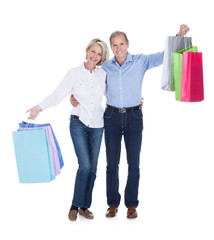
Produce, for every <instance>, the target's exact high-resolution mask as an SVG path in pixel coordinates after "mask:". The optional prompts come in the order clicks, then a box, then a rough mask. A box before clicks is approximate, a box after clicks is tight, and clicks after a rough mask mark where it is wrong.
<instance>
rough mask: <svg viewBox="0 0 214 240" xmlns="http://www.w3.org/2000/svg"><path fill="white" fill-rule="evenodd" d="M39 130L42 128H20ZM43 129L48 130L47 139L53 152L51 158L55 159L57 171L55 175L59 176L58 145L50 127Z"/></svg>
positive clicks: (55, 169)
mask: <svg viewBox="0 0 214 240" xmlns="http://www.w3.org/2000/svg"><path fill="white" fill-rule="evenodd" d="M39 128H41V127H37V128H28V127H21V128H19V130H29V129H39ZM42 128H43V129H45V130H46V134H47V139H48V143H49V146H50V151H51V156H52V159H53V165H54V171H55V175H56V176H57V175H59V174H60V165H59V157H58V153H57V149H56V144H55V142H54V138H53V134H52V131H51V128H50V126H47V127H42Z"/></svg>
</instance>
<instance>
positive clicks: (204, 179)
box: [0, 0, 214, 240]
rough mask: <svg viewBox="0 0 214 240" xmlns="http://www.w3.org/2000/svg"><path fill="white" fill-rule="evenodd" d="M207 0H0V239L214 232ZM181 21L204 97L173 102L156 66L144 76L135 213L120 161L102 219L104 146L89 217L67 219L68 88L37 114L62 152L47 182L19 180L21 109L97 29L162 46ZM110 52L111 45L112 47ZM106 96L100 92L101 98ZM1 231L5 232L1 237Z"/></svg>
mask: <svg viewBox="0 0 214 240" xmlns="http://www.w3.org/2000/svg"><path fill="white" fill-rule="evenodd" d="M211 9H212V7H211V4H210V1H209V0H204V1H201V2H200V3H197V2H195V1H183V0H180V1H172V0H171V1H169V0H162V1H159V0H154V1H137V0H132V1H125V0H117V1H112V0H109V1H98V0H88V1H81V0H79V1H69V0H67V1H66V0H60V1H56V0H37V1H32V0H25V1H24V0H19V1H17V0H16V1H15V0H14V1H13V0H5V1H4V0H2V1H1V2H0V33H1V37H0V66H1V70H0V80H1V94H0V98H1V99H0V104H1V126H2V130H1V135H0V136H1V166H2V167H1V174H0V184H1V188H0V189H1V198H0V201H1V204H0V219H1V231H0V236H1V239H13V238H15V237H16V238H18V239H19V238H20V239H23V240H25V239H31V240H34V239H53V240H55V239H64V240H65V239H73V238H78V239H85V238H86V237H87V238H88V239H100V238H101V239H102V238H104V237H106V238H111V239H118V238H121V239H122V238H123V239H124V238H127V239H128V238H139V237H140V238H141V239H145V240H157V239H165V240H171V239H173V240H177V239H179V240H180V239H183V240H186V239H188V240H190V239H194V240H196V239H206V240H209V239H212V240H213V239H214V232H213V225H214V217H213V216H214V174H213V172H214V163H213V161H214V154H213V136H214V128H213V122H214V121H213V120H214V117H213V115H212V111H213V89H214V84H213V75H212V74H211V72H212V70H213V57H212V53H213V51H212V44H213V40H214V39H213V27H212V25H211V23H212V22H213V19H211V18H213V17H212V16H213V13H212V11H211ZM183 23H185V24H188V26H189V27H190V29H191V30H190V32H189V33H188V36H192V38H193V44H194V45H197V46H198V48H199V51H202V52H203V63H204V84H205V101H203V102H201V103H181V102H177V101H175V98H174V93H170V92H166V91H163V90H161V89H160V81H161V73H162V67H159V68H156V69H152V70H150V71H148V72H147V73H146V75H145V78H144V83H143V89H142V96H143V97H144V99H145V101H144V107H143V113H144V132H143V144H142V154H141V178H140V189H139V201H140V204H139V207H138V209H137V210H138V215H139V216H138V218H137V219H135V220H128V219H127V218H126V208H125V206H124V198H123V194H124V186H125V182H126V177H127V164H126V156H125V149H124V146H123V148H122V154H121V163H120V192H121V195H122V199H121V205H120V207H119V213H118V215H117V217H116V218H113V219H107V218H106V217H105V211H106V209H107V204H106V196H105V191H106V188H105V168H106V159H105V146H104V141H103V143H102V147H101V153H100V157H99V164H98V172H97V180H96V184H95V188H94V192H93V203H92V206H91V210H92V211H93V213H94V215H95V218H94V220H86V219H83V218H78V220H77V221H76V222H70V221H69V220H68V218H67V213H68V210H69V208H70V204H71V200H72V194H73V186H74V180H75V174H76V169H77V160H76V156H75V154H74V149H73V145H72V142H71V139H70V135H69V120H68V117H69V114H70V111H71V106H70V103H69V96H68V97H67V98H66V99H65V100H63V102H62V103H61V104H59V105H57V106H56V107H53V108H50V109H47V110H46V111H44V112H43V113H41V114H40V116H39V117H38V119H37V121H36V122H37V123H46V122H50V123H51V124H52V127H53V129H54V131H55V134H56V136H57V138H58V141H59V143H60V146H61V150H62V154H63V157H64V162H65V166H64V168H63V169H62V173H61V175H60V176H58V177H57V179H56V180H54V181H53V182H51V183H47V184H20V183H19V182H18V175H17V168H16V160H15V154H14V148H13V141H12V131H15V130H16V129H17V127H18V122H20V121H22V120H27V116H28V115H27V114H25V111H26V110H27V109H28V108H30V107H32V106H34V105H35V104H37V103H38V102H40V101H41V100H42V99H43V98H44V97H46V96H47V95H48V94H50V93H51V92H52V91H53V90H54V89H55V88H56V86H57V85H58V84H59V82H60V81H61V79H62V78H63V76H64V75H65V73H66V72H67V71H68V70H69V69H70V68H72V67H75V66H77V65H80V64H81V63H82V62H83V61H84V58H85V47H86V45H87V43H88V42H89V41H90V40H91V39H92V38H95V37H99V38H101V39H103V40H105V41H106V42H107V43H108V38H109V36H110V34H111V32H113V31H115V30H122V31H125V32H126V33H127V35H128V37H129V41H130V48H129V51H130V52H131V53H133V54H135V53H144V54H149V53H156V52H158V51H162V50H163V49H164V45H165V37H166V36H167V35H175V34H176V33H177V32H178V30H179V26H180V24H183ZM111 56H112V53H111ZM103 103H104V102H103ZM3 235H4V237H3Z"/></svg>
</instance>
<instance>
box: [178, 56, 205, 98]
mask: <svg viewBox="0 0 214 240" xmlns="http://www.w3.org/2000/svg"><path fill="white" fill-rule="evenodd" d="M203 100H204V82H203V62H202V53H201V52H184V53H183V61H182V74H181V101H182V102H200V101H203Z"/></svg>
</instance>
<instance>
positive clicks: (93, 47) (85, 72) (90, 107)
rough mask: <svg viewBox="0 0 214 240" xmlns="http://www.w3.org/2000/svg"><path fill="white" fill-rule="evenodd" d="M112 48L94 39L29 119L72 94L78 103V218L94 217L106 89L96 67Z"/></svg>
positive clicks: (73, 126) (73, 120)
mask: <svg viewBox="0 0 214 240" xmlns="http://www.w3.org/2000/svg"><path fill="white" fill-rule="evenodd" d="M108 56H109V51H108V47H107V45H106V43H105V42H103V41H102V40H100V39H93V40H92V41H91V42H90V43H89V44H88V46H87V48H86V59H87V61H86V62H84V63H83V64H81V65H80V66H78V67H76V68H73V69H71V70H70V71H69V72H68V73H67V74H66V75H65V77H64V79H63V80H62V82H61V83H60V84H59V86H58V87H57V88H56V90H55V91H54V92H53V93H52V94H51V95H50V96H48V97H47V98H45V99H44V100H43V101H42V102H41V103H39V104H38V105H36V106H34V107H32V108H31V109H29V110H28V111H27V112H30V116H29V119H35V118H36V117H37V116H38V114H39V113H40V112H41V111H44V110H45V109H46V108H48V107H51V106H54V105H56V104H58V103H59V102H60V101H62V100H63V99H64V98H65V97H66V96H67V95H68V94H73V95H74V96H75V98H76V99H77V100H78V102H79V105H78V106H77V107H75V108H73V109H72V112H71V117H70V134H71V138H72V141H73V144H74V149H75V152H76V155H77V158H78V164H79V168H78V170H77V174H76V180H75V187H74V194H73V201H72V206H71V208H70V211H69V214H68V217H69V219H70V220H71V221H75V220H76V219H77V214H78V212H79V214H81V215H82V216H84V217H86V218H88V219H92V218H94V216H93V213H92V212H91V211H89V210H88V208H89V207H90V205H91V202H92V190H93V187H94V181H95V178H96V170H97V160H98V155H99V151H100V145H101V140H102V133H103V109H102V107H101V101H102V97H103V94H104V92H105V88H106V86H105V80H106V73H105V71H104V70H103V69H101V68H99V67H97V66H100V65H101V64H102V63H103V62H104V61H106V60H108Z"/></svg>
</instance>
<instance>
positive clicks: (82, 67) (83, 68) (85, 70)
mask: <svg viewBox="0 0 214 240" xmlns="http://www.w3.org/2000/svg"><path fill="white" fill-rule="evenodd" d="M80 67H81V69H82V71H83V72H89V73H91V72H90V71H89V70H88V69H86V68H85V65H84V62H83V63H82V64H81V65H80ZM98 68H99V67H98V66H97V65H96V67H95V69H94V70H93V71H92V73H95V72H96V71H97V69H98Z"/></svg>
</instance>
